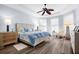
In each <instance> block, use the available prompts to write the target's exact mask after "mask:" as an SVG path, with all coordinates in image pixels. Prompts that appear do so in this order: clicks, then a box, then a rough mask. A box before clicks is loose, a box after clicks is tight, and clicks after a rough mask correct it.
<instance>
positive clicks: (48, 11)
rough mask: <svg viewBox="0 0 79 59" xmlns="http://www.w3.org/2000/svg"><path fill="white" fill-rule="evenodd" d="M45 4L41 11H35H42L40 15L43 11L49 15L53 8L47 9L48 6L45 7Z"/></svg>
mask: <svg viewBox="0 0 79 59" xmlns="http://www.w3.org/2000/svg"><path fill="white" fill-rule="evenodd" d="M46 5H47V4H44V8H42V10H41V11H38V12H37V13H40V12H42V15H44V14H45V13H47V14H49V15H51V12H50V11H54V9H48V8H46Z"/></svg>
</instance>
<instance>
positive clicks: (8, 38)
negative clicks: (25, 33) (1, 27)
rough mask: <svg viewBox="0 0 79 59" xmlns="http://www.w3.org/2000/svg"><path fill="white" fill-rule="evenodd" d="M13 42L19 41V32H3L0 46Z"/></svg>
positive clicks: (0, 34) (0, 35)
mask: <svg viewBox="0 0 79 59" xmlns="http://www.w3.org/2000/svg"><path fill="white" fill-rule="evenodd" d="M11 43H17V32H1V33H0V48H2V47H3V46H5V45H8V44H11Z"/></svg>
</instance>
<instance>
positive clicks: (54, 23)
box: [51, 18, 59, 33]
mask: <svg viewBox="0 0 79 59" xmlns="http://www.w3.org/2000/svg"><path fill="white" fill-rule="evenodd" d="M58 20H59V19H58V18H54V19H51V29H52V32H53V31H55V32H56V33H58V31H59V26H58V25H59V23H58V22H59V21H58Z"/></svg>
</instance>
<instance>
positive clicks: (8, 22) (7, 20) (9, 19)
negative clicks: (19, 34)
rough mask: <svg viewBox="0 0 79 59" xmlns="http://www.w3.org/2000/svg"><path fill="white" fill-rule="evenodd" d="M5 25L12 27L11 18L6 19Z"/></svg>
mask: <svg viewBox="0 0 79 59" xmlns="http://www.w3.org/2000/svg"><path fill="white" fill-rule="evenodd" d="M5 24H6V25H10V24H11V17H5Z"/></svg>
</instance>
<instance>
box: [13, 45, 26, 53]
mask: <svg viewBox="0 0 79 59" xmlns="http://www.w3.org/2000/svg"><path fill="white" fill-rule="evenodd" d="M13 47H14V48H16V50H18V51H20V50H22V49H24V48H27V45H25V44H23V43H19V44H15V45H13Z"/></svg>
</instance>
